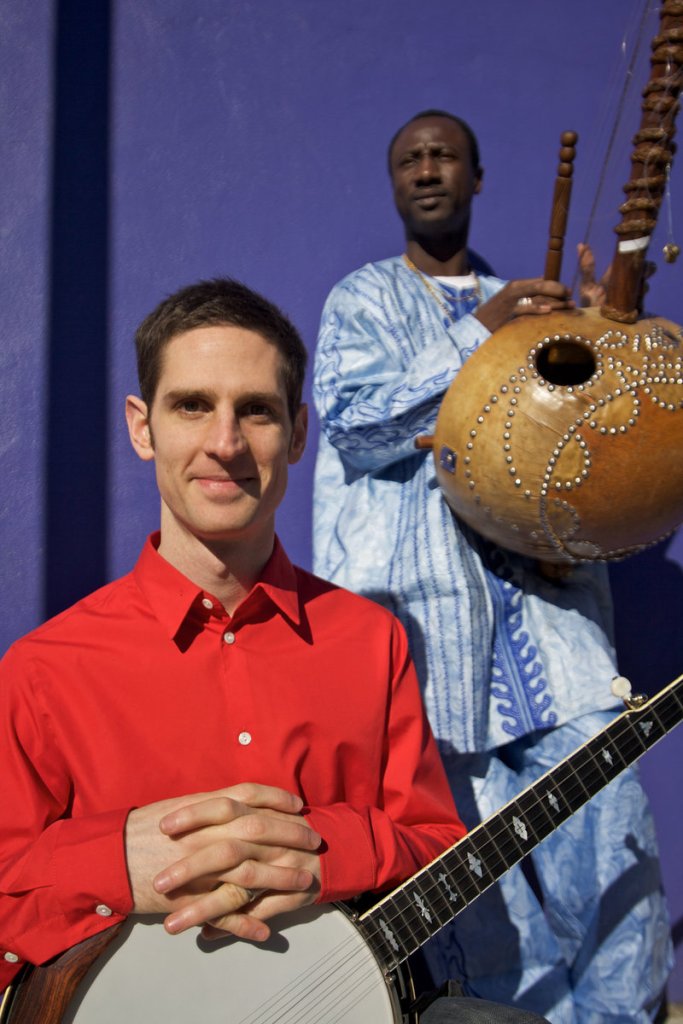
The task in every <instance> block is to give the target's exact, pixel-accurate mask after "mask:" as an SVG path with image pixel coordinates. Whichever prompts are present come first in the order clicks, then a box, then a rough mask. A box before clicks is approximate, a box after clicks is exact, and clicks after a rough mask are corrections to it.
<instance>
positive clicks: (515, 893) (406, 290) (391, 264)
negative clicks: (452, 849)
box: [314, 110, 671, 1024]
mask: <svg viewBox="0 0 683 1024" xmlns="http://www.w3.org/2000/svg"><path fill="white" fill-rule="evenodd" d="M389 172H390V176H391V184H392V188H393V194H394V199H395V203H396V208H397V210H398V213H399V216H400V217H401V219H402V221H403V225H404V229H405V238H406V245H405V251H404V253H403V254H402V255H401V256H396V257H392V258H390V259H385V260H382V261H381V262H379V263H370V264H367V265H366V266H364V267H362V268H361V269H360V270H358V271H355V272H354V273H352V274H350V275H349V276H348V277H346V278H345V279H344V280H343V281H342V282H341V283H340V284H338V285H337V286H336V287H335V288H334V289H333V290H332V292H331V294H330V296H329V298H328V300H327V303H326V305H325V309H324V311H323V316H322V323H321V327H320V336H319V340H318V351H317V356H316V369H315V380H314V396H315V401H316V405H317V408H318V412H319V415H320V422H321V428H322V436H321V439H320V449H319V454H318V462H317V466H316V484H315V504H314V568H315V571H316V572H318V573H320V575H322V576H325V577H327V578H328V579H331V580H334V582H335V583H338V584H340V585H342V586H345V587H349V588H350V589H352V590H355V591H357V592H358V593H362V594H365V595H366V596H368V597H372V598H373V599H375V600H376V601H378V602H380V603H382V604H384V605H385V606H386V607H387V608H389V609H391V610H392V611H393V612H395V614H397V615H398V617H399V618H400V619H401V621H402V622H403V624H404V626H405V627H406V631H407V634H408V639H409V643H410V647H411V652H412V655H413V658H414V659H415V663H416V665H417V669H418V674H419V675H420V682H421V684H422V687H423V692H424V697H425V701H426V705H427V710H428V714H429V717H430V720H431V724H432V728H433V730H434V733H435V735H436V738H437V742H438V743H439V746H440V749H441V752H442V756H443V758H444V761H445V764H446V769H447V773H448V777H449V780H450V783H451V787H452V790H453V793H454V795H455V800H456V804H457V806H458V809H459V811H460V813H461V814H462V816H463V819H464V821H465V823H466V824H467V826H468V827H470V828H471V827H473V826H474V825H476V824H477V823H478V822H479V821H480V820H482V819H483V818H486V817H488V816H489V815H490V814H492V813H493V812H494V811H496V810H498V809H499V808H500V807H501V806H503V805H504V804H505V803H507V802H508V800H510V799H511V798H512V797H514V796H515V795H516V794H517V793H518V792H519V791H520V790H522V789H523V788H524V787H525V786H526V785H528V784H529V783H530V782H532V781H534V780H535V779H536V778H537V777H538V776H540V775H542V774H543V773H544V772H545V771H547V770H548V769H549V768H550V767H552V766H553V764H555V763H556V762H557V761H559V760H561V759H562V758H563V757H565V756H566V755H567V754H569V753H570V752H571V751H573V750H574V749H575V748H576V747H578V746H580V745H581V744H582V743H584V742H586V741H587V740H588V739H589V738H590V737H591V736H593V735H594V734H595V733H596V732H598V730H599V729H600V728H602V727H603V726H604V725H605V724H606V723H607V722H609V721H610V720H611V719H612V717H613V716H614V713H615V708H616V707H617V705H618V703H619V702H618V699H617V697H616V696H615V695H614V694H613V693H612V689H611V681H612V678H613V676H615V675H616V674H617V669H616V664H615V655H614V650H613V648H612V643H611V603H610V595H609V588H608V583H607V570H606V568H605V567H604V566H589V565H586V566H580V567H578V568H575V569H574V570H573V571H572V573H571V575H569V576H568V577H566V578H565V579H563V580H561V581H557V582H553V581H549V580H548V579H545V578H544V577H543V575H542V574H541V573H540V572H539V570H538V566H537V565H535V564H534V563H533V561H532V560H530V559H524V558H521V557H518V556H515V555H512V554H511V553H510V552H506V551H502V550H501V549H499V548H496V547H495V546H494V545H492V544H490V543H487V542H486V541H484V540H483V539H482V538H481V537H478V536H477V535H476V534H475V533H474V532H473V531H471V530H469V529H467V528H466V527H465V526H464V525H463V524H462V523H460V522H459V521H458V520H457V519H456V518H455V517H454V516H453V515H452V514H451V512H450V511H449V509H448V506H447V505H446V503H445V501H444V499H443V497H442V495H441V493H440V491H439V488H438V485H437V481H436V476H435V472H434V464H433V459H432V456H431V455H428V454H427V453H426V452H424V451H423V452H418V451H416V449H415V438H416V437H417V436H418V435H419V434H432V433H433V432H434V425H435V421H436V416H437V412H438V409H439V406H440V403H441V400H442V398H443V396H444V393H445V391H446V389H447V388H448V386H449V385H450V383H451V381H452V380H453V378H454V377H455V376H456V374H457V373H458V371H459V370H460V368H461V366H462V365H463V363H464V361H465V360H466V359H467V358H468V357H469V356H470V355H471V354H472V352H473V351H474V350H475V349H476V348H477V347H478V346H479V345H480V344H481V343H482V342H483V341H484V340H485V339H487V338H488V337H489V336H490V334H491V333H492V332H494V331H496V330H498V328H500V327H502V326H503V325H504V324H506V323H508V322H509V321H510V320H511V319H512V318H513V317H517V316H520V315H525V316H527V317H528V318H529V319H528V323H529V333H530V337H531V338H533V337H535V333H536V332H535V329H534V320H533V316H534V315H536V314H542V313H547V312H550V311H551V310H553V309H562V308H565V307H567V306H570V305H571V302H570V299H569V294H568V291H567V289H566V288H565V287H564V286H563V285H561V284H559V283H557V282H553V281H544V280H542V279H536V278H535V279H531V280H516V281H510V282H508V283H505V282H503V281H501V280H499V279H498V278H496V277H493V276H492V275H491V273H490V272H488V271H487V268H486V267H485V266H484V265H483V264H482V263H481V261H479V260H478V259H477V257H476V256H475V254H474V253H472V252H471V251H470V250H469V249H468V247H467V241H468V232H469V226H470V218H471V215H472V206H473V203H474V202H475V201H478V197H479V194H480V193H481V190H482V182H483V172H482V168H481V164H480V158H479V146H478V144H477V140H476V138H475V135H474V133H473V131H472V129H471V128H470V126H469V125H467V124H466V123H465V122H464V121H462V120H461V119H460V118H458V117H456V116H454V115H452V114H450V113H447V112H445V111H438V110H428V111H423V112H422V113H420V114H417V115H416V116H415V117H413V118H411V120H410V121H409V122H408V123H407V124H405V125H403V126H402V127H401V128H400V129H399V130H398V132H397V133H396V134H395V135H394V137H393V139H392V140H391V143H390V146H389ZM513 372H514V369H513ZM495 387H496V384H495V382H492V390H493V389H494V388H495ZM494 397H495V396H494ZM500 440H501V444H503V443H504V440H505V439H504V438H503V437H501V439H500ZM440 939H441V942H438V940H437V943H433V944H431V945H430V946H429V947H428V949H430V950H431V961H432V965H433V968H434V970H435V972H436V973H437V974H439V975H440V976H443V975H444V974H445V975H447V976H448V975H455V976H456V977H459V978H461V979H463V980H464V981H465V983H466V987H467V989H468V991H470V992H473V993H476V994H478V995H485V996H487V997H488V998H490V999H499V1000H502V1001H505V1002H514V1003H515V1004H516V1005H519V1006H526V1007H528V1008H531V1009H535V1010H536V1011H537V1012H540V1013H543V1014H545V1015H546V1016H548V1017H549V1018H550V1019H551V1020H552V1021H553V1024H576V1022H582V1024H599V1022H611V1021H620V1022H624V1021H638V1022H641V1024H642V1022H647V1021H649V1020H650V1018H651V1017H652V1016H653V1015H654V1014H655V1013H656V1011H657V1008H658V1006H659V1004H660V1001H661V995H662V992H663V989H664V985H665V982H666V978H667V974H668V970H669V968H670V963H671V959H670V958H671V946H670V940H669V927H668V919H667V914H666V909H665V906H664V901H663V896H662V893H661V889H660V879H659V868H658V861H657V849H656V841H655V837H654V830H653V825H652V820H651V817H650V814H649V810H648V807H647V802H646V800H645V796H644V794H643V791H642V789H641V787H640V784H639V781H638V777H637V773H636V772H635V771H633V770H632V771H629V772H626V773H624V774H623V775H622V776H621V777H620V779H619V780H618V781H617V782H613V783H611V784H610V786H609V787H607V789H606V790H605V791H604V792H603V793H602V794H600V795H599V796H597V797H596V798H595V799H594V800H593V801H592V803H591V804H590V805H589V806H588V807H587V808H585V809H584V810H583V811H582V812H580V813H579V814H578V815H576V816H575V817H574V818H573V819H572V820H571V822H567V823H566V824H564V825H563V826H562V828H561V829H560V830H559V831H558V832H557V833H555V834H554V835H553V836H551V837H549V838H548V839H547V840H546V841H545V842H544V843H543V844H541V846H540V847H538V848H537V850H536V851H535V852H534V854H533V867H531V866H529V867H528V870H527V871H526V873H525V872H524V871H523V870H522V868H521V867H519V868H514V869H513V870H512V871H511V872H509V873H508V875H507V876H505V878H504V879H503V881H502V882H501V883H500V885H498V886H494V887H493V888H492V889H491V890H489V892H488V893H487V894H485V895H484V896H483V897H482V899H481V900H479V901H478V902H477V904H476V905H475V906H474V907H473V908H472V909H471V910H468V911H466V912H465V913H464V914H461V915H460V916H459V917H458V918H457V920H456V922H455V925H454V926H453V927H452V928H451V929H449V930H448V931H447V933H442V935H441V936H440Z"/></svg>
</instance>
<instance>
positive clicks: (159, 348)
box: [135, 277, 307, 423]
mask: <svg viewBox="0 0 683 1024" xmlns="http://www.w3.org/2000/svg"><path fill="white" fill-rule="evenodd" d="M212 325H215V326H232V327H243V328H244V329H245V330H248V331H254V333H255V334H260V335H261V337H263V338H265V339H266V341H269V342H271V343H272V344H273V345H274V346H275V347H276V348H277V350H278V351H279V352H280V354H281V356H282V361H283V365H284V378H285V388H286V391H287V407H288V410H289V415H290V419H291V421H292V423H294V419H295V417H296V414H297V412H298V410H299V406H300V405H301V394H302V391H303V383H304V375H305V373H306V359H307V353H306V348H305V346H304V343H303V341H302V340H301V336H300V335H299V332H298V331H297V329H296V327H294V325H293V324H292V323H291V321H290V320H288V319H287V317H286V316H285V315H284V313H283V312H282V311H281V310H280V309H278V307H277V306H275V305H274V304H273V303H272V302H269V301H268V299H266V298H264V297H263V295H259V293H258V292H255V291H252V289H251V288H247V286H246V285H245V284H242V283H241V282H240V281H235V280H233V279H232V278H229V277H219V278H214V279H213V280H210V281H199V282H198V283H197V284H191V285H188V286H187V287H186V288H181V289H180V290H179V291H177V292H174V293H173V295H169V296H168V298H166V299H164V300H163V302H160V303H159V305H158V306H157V307H156V309H154V310H153V311H152V312H151V313H150V314H149V316H147V317H145V319H144V320H143V321H142V323H141V324H140V326H139V327H138V329H137V331H136V332H135V349H136V353H137V363H138V380H139V382H140V394H141V396H142V399H143V401H144V402H145V403H146V404H147V409H148V411H151V408H152V403H153V401H154V396H155V394H156V390H157V387H158V384H159V377H160V376H161V357H162V354H163V350H164V348H165V347H166V345H168V343H169V342H170V341H172V339H173V338H175V337H176V336H177V335H178V334H183V333H184V332H185V331H191V330H193V329H194V328H196V327H208V326H212Z"/></svg>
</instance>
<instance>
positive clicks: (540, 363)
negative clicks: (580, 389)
mask: <svg viewBox="0 0 683 1024" xmlns="http://www.w3.org/2000/svg"><path fill="white" fill-rule="evenodd" d="M536 369H537V370H538V372H539V373H540V375H541V376H542V377H543V379H544V380H547V381H548V383H549V384H557V385H559V386H560V387H568V386H572V385H575V384H585V383H586V381H587V380H590V378H591V377H592V376H593V374H594V373H595V370H596V362H595V356H594V355H593V353H592V351H591V350H590V349H589V348H588V347H587V345H585V344H584V343H583V342H581V341H579V340H578V339H576V338H571V337H569V338H560V339H559V340H555V341H551V342H550V343H549V344H548V345H544V346H543V348H542V349H541V351H540V352H539V353H538V355H537V356H536Z"/></svg>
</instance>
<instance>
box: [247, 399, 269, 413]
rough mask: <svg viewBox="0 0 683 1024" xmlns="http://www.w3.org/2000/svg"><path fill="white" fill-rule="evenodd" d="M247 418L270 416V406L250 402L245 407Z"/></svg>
mask: <svg viewBox="0 0 683 1024" xmlns="http://www.w3.org/2000/svg"><path fill="white" fill-rule="evenodd" d="M247 415H248V416H268V417H270V416H272V410H271V409H270V406H268V405H264V404H263V402H250V403H249V405H248V406H247Z"/></svg>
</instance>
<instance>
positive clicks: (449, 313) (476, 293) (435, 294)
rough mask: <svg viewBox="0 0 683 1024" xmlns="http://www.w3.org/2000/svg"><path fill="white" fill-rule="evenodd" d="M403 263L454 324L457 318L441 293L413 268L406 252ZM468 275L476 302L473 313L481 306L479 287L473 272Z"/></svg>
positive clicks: (420, 272) (417, 269)
mask: <svg viewBox="0 0 683 1024" xmlns="http://www.w3.org/2000/svg"><path fill="white" fill-rule="evenodd" d="M403 262H404V263H405V265H406V266H407V268H408V270H412V271H413V273H414V274H417V276H418V277H419V278H420V280H421V281H422V284H423V285H424V286H425V288H426V289H427V291H428V292H429V294H430V295H431V296H432V298H433V299H435V300H436V302H437V303H438V305H439V306H440V307H441V309H442V310H443V311H444V313H445V314H446V316H447V317H448V318H449V320H452V321H453V323H456V322H457V321H458V319H459V317H456V316H455V314H454V312H453V310H452V309H451V308H450V306H448V305H447V303H446V301H445V300H444V295H443V292H442V291H441V290H440V289H439V288H435V287H434V285H433V284H432V282H431V281H430V279H429V278H428V277H427V275H426V274H423V273H422V271H421V270H420V268H419V267H416V266H415V264H414V263H413V261H412V260H411V258H410V256H409V255H408V253H406V252H404V253H403ZM470 273H471V274H472V277H473V278H474V297H475V298H476V300H477V304H476V306H475V307H474V309H473V310H472V312H474V311H475V310H477V309H478V308H479V306H480V305H481V285H480V283H479V278H478V277H477V275H476V274H475V272H474V271H473V270H472V271H470ZM456 301H460V300H459V298H458V297H456Z"/></svg>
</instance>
